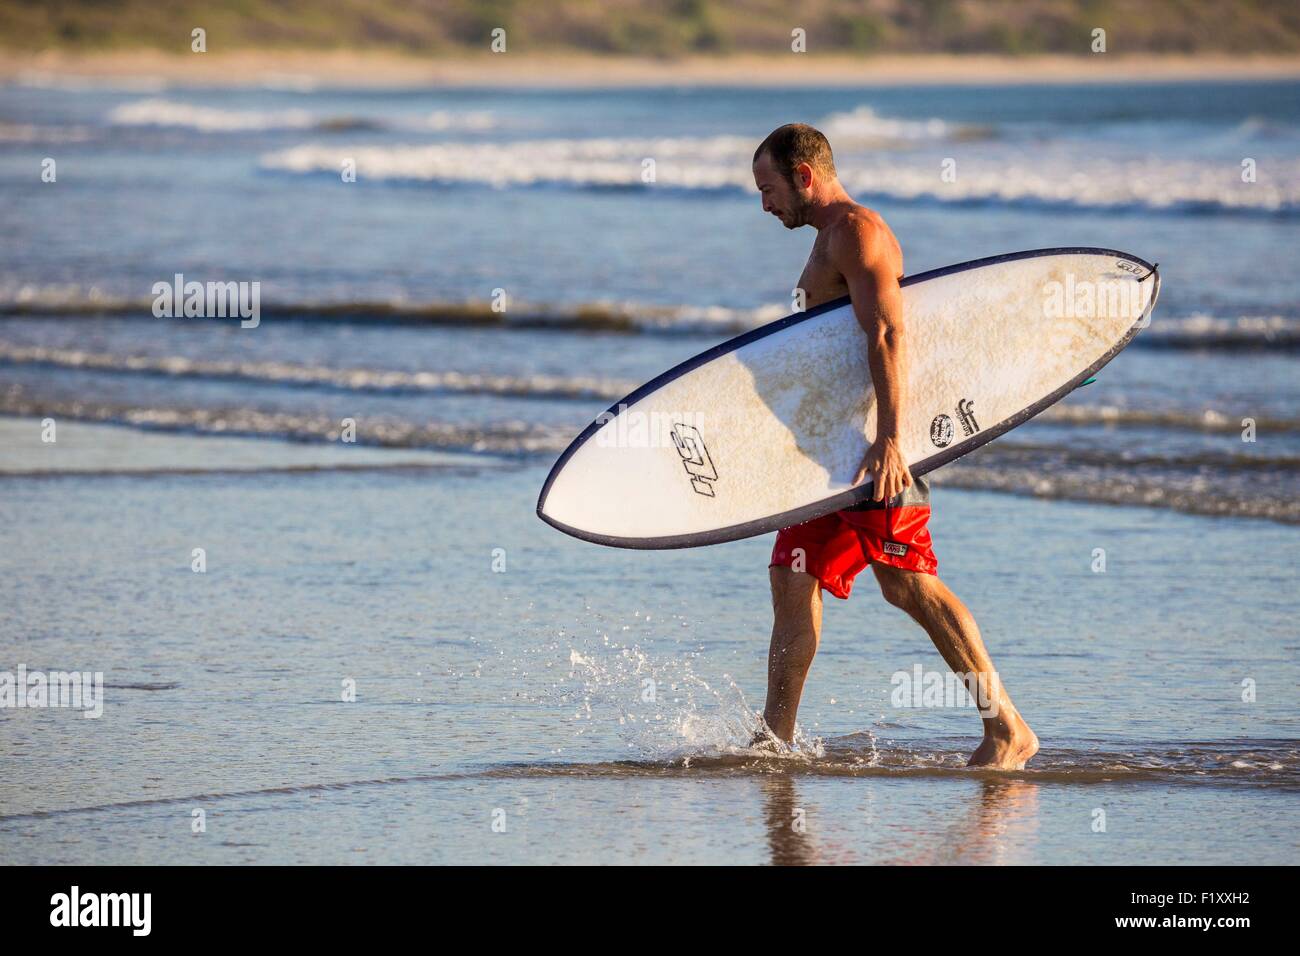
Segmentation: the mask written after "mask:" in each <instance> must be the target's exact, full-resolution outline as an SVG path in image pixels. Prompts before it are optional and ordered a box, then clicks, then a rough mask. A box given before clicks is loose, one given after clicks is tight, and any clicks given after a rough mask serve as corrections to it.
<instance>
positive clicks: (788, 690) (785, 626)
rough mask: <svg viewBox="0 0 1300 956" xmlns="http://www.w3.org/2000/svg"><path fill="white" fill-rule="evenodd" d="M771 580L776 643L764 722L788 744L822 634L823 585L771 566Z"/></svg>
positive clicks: (807, 576) (770, 650)
mask: <svg viewBox="0 0 1300 956" xmlns="http://www.w3.org/2000/svg"><path fill="white" fill-rule="evenodd" d="M768 576H769V578H770V579H771V582H772V644H771V646H770V647H769V648H768V652H767V706H766V707H764V708H763V719H764V720H765V721H767V726H768V727H769V728H770V729H771V731H772V733H774V734H776V736H777V737H779V738H780V739H781V740H784V741H785V742H786V743H787V744H788V743H790V742H791V741H792V740H793V739H794V721H795V716H796V715H797V714H798V712H799V698H800V697H801V696H802V695H803V682H804V679H805V678H806V677H807V676H808V669H809V668H810V667H812V662H813V656H814V655H815V654H816V653H817V642H818V641H819V640H820V639H821V630H822V594H821V585H820V582H819V581H818V580H817V578H815V577H814V576H813V575H811V574H806V573H804V572H802V571H794V570H791V569H790V568H788V567H772V568H768Z"/></svg>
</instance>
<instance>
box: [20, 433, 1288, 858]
mask: <svg viewBox="0 0 1300 956" xmlns="http://www.w3.org/2000/svg"><path fill="white" fill-rule="evenodd" d="M0 432H2V433H3V435H4V439H5V441H4V449H5V452H4V457H3V459H0V471H3V472H4V473H5V474H4V477H0V482H2V483H3V485H4V491H5V494H4V501H5V505H4V511H5V521H6V527H7V528H8V531H7V535H6V536H7V541H8V542H9V543H10V545H11V546H10V547H8V548H6V549H5V556H4V561H3V574H0V582H3V583H2V584H0V590H2V591H3V595H4V598H5V600H4V601H3V602H2V603H3V607H4V608H5V612H4V619H3V626H4V629H5V633H7V634H15V635H19V638H18V639H17V640H16V641H14V642H13V643H12V644H11V645H10V648H9V651H10V653H11V654H12V653H14V652H17V653H20V654H21V656H22V657H23V659H25V660H27V661H28V662H29V665H30V666H32V667H44V668H49V669H53V668H56V667H57V668H78V669H95V670H102V671H103V672H104V681H105V688H106V689H105V692H104V693H105V703H104V714H103V716H102V717H100V718H98V719H86V718H84V717H83V716H82V715H81V714H80V713H78V712H76V711H72V710H54V709H51V710H46V711H43V712H41V711H25V712H15V711H8V712H5V714H4V717H3V720H4V723H3V725H0V726H3V729H4V733H5V738H6V747H7V754H8V759H9V761H10V766H11V768H12V771H13V772H12V773H9V774H6V776H5V780H4V783H3V784H2V785H0V806H3V807H4V813H3V816H2V818H0V846H2V847H3V854H4V857H5V859H6V861H7V862H11V863H34V862H43V863H74V862H75V863H81V864H86V863H123V862H134V861H144V860H148V859H155V860H156V859H165V860H168V861H170V862H175V863H208V864H211V863H303V862H327V863H361V862H369V863H379V862H385V863H463V862H468V861H469V860H471V859H473V860H480V861H490V862H502V863H505V862H541V861H556V862H580V861H581V862H598V863H634V862H642V863H699V862H716V861H717V860H718V859H720V858H722V857H725V858H726V859H727V860H728V861H729V862H843V863H989V862H998V863H1041V862H1046V863H1053V862H1063V861H1066V860H1068V861H1069V862H1071V863H1123V862H1126V861H1132V860H1133V859H1135V858H1140V859H1141V860H1142V861H1143V862H1144V863H1150V864H1156V863H1170V864H1182V863H1229V864H1231V863H1240V862H1246V861H1249V862H1251V863H1284V862H1289V860H1290V859H1291V858H1292V857H1293V854H1294V845H1293V843H1294V841H1293V834H1294V831H1295V826H1296V823H1297V818H1296V802H1295V775H1296V769H1297V758H1300V753H1298V752H1297V750H1298V748H1297V747H1296V744H1295V737H1296V730H1297V728H1296V717H1295V714H1294V708H1293V707H1292V706H1291V704H1292V689H1293V687H1294V684H1295V680H1296V677H1297V674H1296V665H1295V662H1294V651H1295V647H1294V636H1293V634H1292V631H1291V627H1290V619H1289V613H1290V607H1289V604H1290V599H1289V597H1287V596H1286V594H1287V587H1286V581H1287V579H1288V576H1289V574H1290V568H1289V557H1290V556H1291V555H1293V549H1294V531H1293V530H1292V529H1290V528H1286V527H1283V526H1281V525H1277V524H1272V523H1255V522H1250V521H1246V520H1241V519H1236V520H1223V519H1210V518H1201V517H1194V516H1182V515H1177V514H1174V513H1170V512H1153V511H1147V510H1144V509H1113V508H1109V507H1106V506H1101V505H1075V504H1069V503H1060V502H1048V501H1032V500H1031V501H1028V502H1026V501H1022V500H1020V499H1017V498H1014V497H1011V496H1004V495H996V494H989V493H979V492H965V491H944V490H940V491H937V492H936V495H937V501H936V508H935V521H934V525H935V532H934V533H935V536H936V540H937V541H938V542H939V548H940V550H939V556H940V560H941V562H943V571H944V575H945V578H946V580H948V581H949V583H950V584H951V586H952V587H953V588H954V589H955V590H956V591H957V592H958V593H960V594H962V595H964V596H965V598H966V600H967V601H968V602H969V604H970V605H971V607H972V609H973V610H974V611H975V613H976V615H977V616H978V618H979V620H980V621H981V625H982V627H983V630H984V634H985V636H986V640H987V641H988V643H989V646H990V648H991V649H992V651H993V654H994V656H995V659H996V660H997V661H998V663H999V666H1000V668H1001V670H1002V674H1003V678H1004V680H1005V681H1006V682H1007V684H1008V686H1009V687H1010V688H1012V689H1013V691H1014V693H1015V695H1016V699H1017V701H1018V702H1019V704H1020V707H1021V708H1022V710H1023V711H1024V712H1025V713H1026V714H1027V715H1028V716H1029V717H1030V719H1031V720H1032V721H1033V722H1034V726H1035V727H1036V728H1037V730H1038V733H1039V735H1040V736H1041V737H1042V739H1043V743H1044V747H1043V752H1042V753H1041V754H1040V755H1039V757H1038V758H1036V760H1035V761H1034V762H1033V764H1032V765H1031V767H1030V769H1027V770H1026V771H1024V772H1020V773H999V772H976V771H970V770H967V769H965V768H964V767H963V764H964V762H965V757H966V756H967V754H968V752H969V750H970V749H971V747H973V745H974V743H975V742H976V741H977V739H978V733H977V731H978V723H977V721H976V719H975V717H974V715H973V713H972V712H971V711H970V710H969V709H965V708H898V707H894V706H892V705H891V700H890V698H891V695H892V694H893V692H894V688H895V686H896V685H895V684H894V683H893V680H894V675H895V674H896V672H899V671H903V672H909V671H911V670H912V668H914V667H916V666H921V667H923V668H925V669H927V670H930V669H934V668H936V667H938V666H940V664H939V659H938V656H937V655H936V654H935V652H934V651H933V649H932V648H931V647H930V645H929V642H928V641H927V640H926V638H925V635H924V634H923V633H922V632H921V631H920V629H919V628H917V627H916V626H915V625H914V624H912V623H911V622H910V621H907V620H906V619H905V618H903V617H902V615H901V614H900V613H899V612H897V611H896V610H894V609H892V608H889V607H888V606H886V605H884V604H883V602H881V601H879V600H876V599H872V597H871V596H870V595H869V594H868V593H866V592H864V593H863V594H862V595H861V596H857V597H855V599H853V600H851V601H849V602H844V603H841V602H835V604H834V606H830V607H828V608H827V612H826V631H825V640H824V645H823V649H822V652H821V655H820V656H819V658H818V661H817V663H816V664H815V665H814V675H813V681H812V682H811V686H810V689H809V694H808V696H807V698H806V700H805V704H804V708H803V711H802V712H801V726H802V728H803V733H804V735H805V736H804V744H805V748H806V749H805V750H804V752H803V753H801V754H794V755H790V756H787V757H784V758H763V757H759V756H756V755H754V754H752V753H749V752H747V751H746V750H745V749H744V744H745V743H746V730H747V729H748V728H750V727H752V722H753V716H752V715H753V711H754V710H755V708H756V706H757V704H758V702H761V695H762V689H763V669H764V666H765V664H764V651H765V648H766V634H765V632H766V629H767V626H768V623H769V622H768V620H767V610H766V608H765V606H764V605H765V602H766V580H765V578H766V575H765V571H764V565H765V564H766V557H767V548H768V541H767V540H766V539H757V540H749V541H744V542H738V543H736V544H734V545H727V546H723V547H722V548H706V549H698V550H688V551H681V552H661V553H653V554H638V553H629V552H619V551H611V550H607V549H598V548H593V547H590V546H588V545H584V544H582V543H580V542H576V541H571V540H569V539H566V538H563V537H561V536H558V535H556V534H555V533H554V532H552V531H551V530H550V529H548V528H547V527H546V526H545V525H543V524H542V523H541V522H538V521H536V520H535V519H534V518H533V517H532V515H531V507H532V504H533V496H534V493H535V489H536V487H537V485H538V484H539V483H540V480H541V478H542V477H543V475H544V469H543V468H540V467H538V466H535V465H534V466H527V467H520V466H519V465H517V464H516V465H490V466H489V465H484V464H483V463H481V462H480V463H472V462H467V461H465V460H461V461H451V460H442V461H437V462H428V463H425V464H423V465H420V464H416V463H413V462H412V461H411V460H410V458H409V455H408V454H407V453H403V452H389V453H387V454H388V455H390V456H392V458H393V461H392V462H391V463H384V462H383V461H382V456H376V455H374V454H370V455H368V456H367V461H369V462H370V464H369V465H368V466H367V467H365V468H360V469H359V470H356V471H347V470H344V469H343V468H342V467H340V466H339V464H338V463H337V462H336V463H335V465H334V466H331V465H329V464H328V463H325V462H318V466H317V467H316V468H314V469H312V470H310V471H305V472H304V471H290V470H282V469H283V468H284V466H286V465H290V464H297V465H300V464H301V462H296V461H295V460H294V459H295V457H296V455H297V454H298V452H297V450H296V449H294V448H292V447H281V446H278V445H276V444H274V443H266V442H258V441H246V442H245V444H247V445H249V446H259V445H260V446H261V447H262V451H261V453H260V455H258V458H260V466H259V467H257V468H253V467H252V461H253V459H251V458H248V459H247V460H246V461H245V463H244V464H245V467H244V468H243V469H242V470H241V471H239V472H238V473H235V472H224V473H223V472H221V471H219V470H218V469H220V468H221V467H222V464H223V460H222V457H221V456H217V455H214V454H212V453H211V452H210V451H208V450H206V449H205V447H204V446H205V445H207V444H208V443H211V442H220V441H228V440H225V439H209V438H197V437H188V436H164V437H163V439H162V440H164V441H166V442H168V443H170V445H171V446H172V452H173V456H172V457H173V460H174V461H177V462H185V463H191V462H195V461H199V460H206V461H207V465H206V468H207V469H211V473H204V471H203V470H199V469H192V470H190V471H189V472H187V473H184V474H173V473H171V472H170V471H169V470H168V469H166V468H158V467H143V468H139V467H137V470H135V471H128V469H131V468H132V463H133V462H135V461H138V460H139V458H140V452H139V446H140V445H141V444H143V443H145V442H148V441H153V440H155V436H149V435H144V436H141V435H137V433H136V432H134V431H133V430H122V429H118V428H113V427H109V426H69V427H68V430H67V434H66V435H65V436H64V438H61V439H60V440H61V441H66V442H67V450H68V452H67V453H68V454H79V455H82V456H89V455H90V454H91V451H92V450H94V449H99V450H100V457H99V459H98V460H97V461H96V462H95V470H93V471H90V470H85V469H84V468H83V469H80V470H73V469H70V470H69V471H68V472H67V473H63V474H58V475H55V474H51V473H50V472H49V471H48V470H47V471H46V472H45V473H43V474H41V475H38V476H26V477H20V476H15V475H12V474H9V470H10V468H11V467H12V466H13V463H14V462H15V460H18V461H27V460H30V458H31V457H32V456H35V455H39V454H42V453H44V452H46V451H47V449H44V448H42V447H40V443H39V439H37V440H35V441H33V437H34V436H38V435H39V423H38V422H33V421H28V420H15V419H5V420H3V422H2V423H0ZM110 448H111V449H116V451H115V452H114V454H115V455H116V457H117V459H118V460H117V461H111V460H109V459H108V458H106V457H104V456H105V455H107V452H106V451H104V450H105V449H110ZM332 451H333V453H334V457H335V458H340V457H342V456H343V455H345V454H346V453H347V452H348V451H361V449H351V450H347V449H342V448H335V449H332ZM244 453H245V455H246V456H247V455H252V454H253V451H251V450H249V449H245V450H244ZM60 454H62V452H61V453H60ZM114 466H116V467H114ZM990 527H1001V528H1009V527H1015V528H1016V529H1017V533H1016V535H1015V536H1011V535H1008V534H1002V535H989V534H988V533H987V529H988V528H990ZM1243 534H1249V535H1250V536H1251V539H1252V541H1253V548H1254V554H1255V561H1253V562H1251V563H1250V564H1249V565H1248V566H1246V565H1239V566H1237V567H1235V568H1225V567H1224V565H1223V564H1222V562H1220V561H1219V560H1218V558H1217V556H1218V555H1221V554H1223V553H1224V552H1225V551H1228V550H1230V549H1232V548H1233V547H1235V545H1234V542H1236V541H1239V540H1240V537H1241V536H1242V535H1243ZM1026 542H1028V543H1026ZM1098 542H1105V543H1106V544H1107V545H1108V547H1109V548H1110V562H1109V565H1108V567H1107V570H1106V572H1105V573H1104V574H1096V573H1094V572H1093V571H1092V570H1091V563H1092V554H1091V551H1092V548H1093V547H1094V546H1096V544H1097V543H1098ZM194 547H203V548H204V549H205V551H206V556H207V566H206V571H205V572H204V573H195V572H194V571H193V570H192V569H191V550H192V548H194ZM496 549H503V550H504V570H494V564H495V563H496V562H494V555H495V551H496ZM33 554H39V555H40V559H39V561H32V560H31V558H30V556H31V555H33ZM723 557H725V558H726V560H720V558H723ZM499 566H500V565H498V567H499ZM52 581H60V582H64V583H63V584H62V585H61V586H58V587H56V586H53V585H52V583H51V582H52ZM34 593H41V594H43V595H45V598H44V600H42V601H40V602H33V601H32V600H30V597H28V596H30V595H32V594H34ZM1227 604H1231V605H1232V606H1233V607H1234V608H1237V609H1238V612H1237V613H1236V614H1234V616H1233V618H1232V619H1225V618H1222V617H1220V616H1218V615H1217V611H1216V609H1217V608H1219V607H1222V606H1224V605H1227ZM1211 620H1213V621H1215V623H1214V624H1212V625H1207V623H1206V622H1207V621H1211ZM1248 677H1249V678H1251V679H1253V680H1255V681H1257V682H1258V687H1259V692H1258V697H1257V699H1256V700H1255V701H1253V702H1249V703H1248V702H1244V701H1243V699H1242V688H1241V686H1240V684H1241V681H1242V680H1243V679H1245V678H1248ZM647 678H648V679H652V680H654V681H655V682H656V683H657V686H658V687H659V697H658V699H657V700H656V701H654V702H652V703H647V702H645V701H644V700H643V699H642V697H643V690H644V683H643V682H644V680H645V679H647ZM349 679H350V680H353V681H355V685H356V699H355V701H352V702H343V701H342V700H341V692H342V688H343V682H344V681H345V680H349ZM52 755H58V756H57V759H52ZM796 809H797V810H800V811H802V813H803V814H804V815H805V818H806V823H807V829H806V831H805V832H803V833H800V832H797V831H792V830H791V829H790V828H789V826H788V823H789V822H790V821H791V820H792V819H793V817H792V814H793V813H794V812H795V810H796ZM1098 809H1100V810H1102V811H1104V815H1105V821H1106V829H1105V830H1104V831H1102V832H1095V831H1094V829H1093V825H1094V819H1095V815H1096V812H1097V810H1098ZM195 810H202V811H203V812H204V815H205V818H206V822H207V830H206V832H205V833H198V834H196V833H192V832H191V820H192V817H193V813H194V811H195ZM497 810H504V813H505V822H506V829H505V832H494V830H493V827H492V823H493V814H494V812H495V811H497ZM1206 815H1211V816H1212V817H1213V818H1214V819H1215V820H1216V826H1215V827H1212V828H1207V827H1205V826H1204V822H1203V821H1204V818H1205V817H1206ZM1224 832H1232V833H1233V834H1234V838H1233V839H1232V840H1230V841H1229V840H1224V839H1223V838H1222V834H1223V833H1224Z"/></svg>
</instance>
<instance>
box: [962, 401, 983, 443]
mask: <svg viewBox="0 0 1300 956" xmlns="http://www.w3.org/2000/svg"><path fill="white" fill-rule="evenodd" d="M957 415H958V417H959V418H960V419H961V430H962V434H963V435H965V436H966V437H967V438H969V437H970V436H971V435H974V434H975V433H976V432H977V431H979V430H980V426H979V423H978V422H976V421H975V403H974V402H972V401H971V400H970V399H969V398H963V399H962V400H961V401H960V402H958V403H957Z"/></svg>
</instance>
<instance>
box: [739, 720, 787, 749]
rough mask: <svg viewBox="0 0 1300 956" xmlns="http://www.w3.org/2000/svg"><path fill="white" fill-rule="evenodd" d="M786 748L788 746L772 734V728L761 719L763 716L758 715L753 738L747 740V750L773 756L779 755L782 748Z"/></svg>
mask: <svg viewBox="0 0 1300 956" xmlns="http://www.w3.org/2000/svg"><path fill="white" fill-rule="evenodd" d="M788 746H789V744H786V743H785V742H784V741H783V740H781V739H780V738H779V737H777V735H776V734H774V733H773V732H772V728H771V727H769V726H768V723H767V721H766V720H764V719H763V715H762V714H759V715H758V727H757V728H755V730H754V736H753V737H751V738H750V740H749V748H748V749H750V750H766V751H770V752H772V753H774V754H779V753H780V752H781V751H782V749H783V748H785V747H788Z"/></svg>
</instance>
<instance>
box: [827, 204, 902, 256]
mask: <svg viewBox="0 0 1300 956" xmlns="http://www.w3.org/2000/svg"><path fill="white" fill-rule="evenodd" d="M828 238H829V240H830V243H829V244H830V247H831V250H832V255H834V256H835V257H836V258H839V257H841V256H844V257H849V258H852V259H855V260H857V261H860V262H871V261H873V260H875V259H878V258H886V259H888V258H892V257H893V256H894V255H895V251H896V250H897V248H898V244H897V240H896V239H895V238H894V233H893V230H891V229H890V228H889V226H888V224H887V223H886V222H885V220H884V218H883V217H882V216H881V215H880V214H879V213H878V212H876V211H875V210H873V209H868V208H867V207H866V206H857V205H855V206H854V207H853V208H852V209H850V210H849V211H848V212H846V213H845V214H844V215H843V216H842V217H840V219H839V220H838V221H837V222H836V223H835V224H834V225H833V226H832V227H831V234H830V236H829V237H828Z"/></svg>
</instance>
